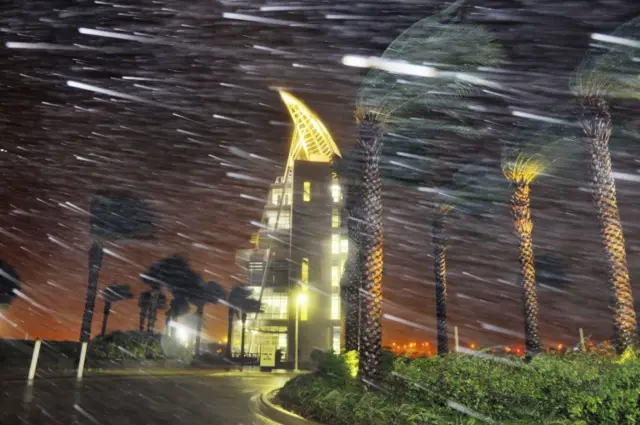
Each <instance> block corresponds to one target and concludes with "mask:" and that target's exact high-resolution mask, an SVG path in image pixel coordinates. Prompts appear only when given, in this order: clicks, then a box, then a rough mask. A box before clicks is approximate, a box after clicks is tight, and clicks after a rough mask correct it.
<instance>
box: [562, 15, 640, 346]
mask: <svg viewBox="0 0 640 425" xmlns="http://www.w3.org/2000/svg"><path fill="white" fill-rule="evenodd" d="M639 24H640V18H635V19H634V20H632V21H630V22H628V23H627V24H625V25H623V26H622V27H620V28H619V29H618V30H617V31H615V32H614V35H615V36H618V37H623V38H627V39H637V38H638V36H639V35H640V31H639ZM601 51H602V50H601V49H600V48H599V47H598V52H593V53H591V52H590V53H589V54H588V55H587V57H586V58H585V60H584V61H583V63H582V65H581V67H580V69H579V70H578V72H577V75H576V78H575V79H574V81H573V82H572V85H571V86H572V87H571V88H572V91H573V93H574V94H575V96H576V98H577V101H578V110H577V115H578V119H579V121H580V124H581V125H582V131H583V134H584V137H583V140H584V142H585V143H586V145H587V148H588V150H589V173H590V180H591V187H592V197H593V201H594V204H595V206H596V210H597V215H598V222H599V225H600V237H601V240H602V246H603V248H604V253H605V259H606V261H607V275H608V280H609V290H610V292H611V299H612V304H613V305H612V310H613V325H614V344H615V347H616V350H617V352H618V353H619V354H621V353H623V352H624V351H625V350H626V349H627V348H628V347H630V346H632V345H633V343H634V341H635V339H636V338H635V335H636V327H637V323H636V314H635V310H634V301H633V294H632V292H631V281H630V278H629V269H628V266H627V253H626V248H625V240H624V233H623V230H622V223H621V222H620V212H619V210H618V200H617V195H616V185H615V180H614V178H613V169H612V166H611V154H610V152H609V139H610V138H611V133H612V130H613V125H612V120H611V113H610V111H609V102H608V98H610V97H614V98H615V97H633V98H636V99H637V98H638V92H639V91H638V88H639V87H638V79H637V78H635V77H634V75H635V74H637V73H638V64H637V61H636V56H637V53H636V49H635V48H633V47H629V46H624V45H618V44H615V45H611V46H610V48H609V50H608V51H605V52H606V53H600V52H601Z"/></svg>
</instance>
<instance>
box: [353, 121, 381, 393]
mask: <svg viewBox="0 0 640 425" xmlns="http://www.w3.org/2000/svg"><path fill="white" fill-rule="evenodd" d="M381 136H382V129H381V127H380V124H379V123H378V121H377V120H376V118H375V116H374V115H371V114H366V115H364V116H363V117H362V119H361V120H360V123H359V125H358V141H357V147H356V149H357V150H358V152H359V153H360V154H361V155H362V156H361V157H362V158H363V164H362V181H361V184H362V196H361V202H362V203H361V205H362V224H363V229H362V232H361V234H360V237H359V241H360V248H361V250H362V253H361V255H362V271H363V276H362V291H363V296H362V297H361V302H362V304H361V310H360V314H361V315H360V324H361V329H360V346H359V352H360V363H359V372H360V377H361V379H362V380H363V381H366V382H375V381H377V380H378V379H379V378H380V373H381V369H380V361H381V357H382V268H383V266H384V260H383V252H382V180H381V178H380V153H381V152H380V151H381V149H382V140H381Z"/></svg>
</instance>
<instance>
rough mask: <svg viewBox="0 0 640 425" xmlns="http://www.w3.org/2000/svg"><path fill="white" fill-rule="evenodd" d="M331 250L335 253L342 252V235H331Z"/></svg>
mask: <svg viewBox="0 0 640 425" xmlns="http://www.w3.org/2000/svg"><path fill="white" fill-rule="evenodd" d="M331 252H332V253H334V254H339V253H340V235H338V234H335V233H334V234H333V235H331Z"/></svg>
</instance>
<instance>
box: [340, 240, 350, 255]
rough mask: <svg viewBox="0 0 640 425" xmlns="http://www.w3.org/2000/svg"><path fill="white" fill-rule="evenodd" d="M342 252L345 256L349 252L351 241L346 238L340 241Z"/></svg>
mask: <svg viewBox="0 0 640 425" xmlns="http://www.w3.org/2000/svg"><path fill="white" fill-rule="evenodd" d="M340 252H342V253H343V254H344V253H347V252H349V239H347V238H344V239H342V240H341V241H340Z"/></svg>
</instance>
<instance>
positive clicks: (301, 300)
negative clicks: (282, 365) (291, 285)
mask: <svg viewBox="0 0 640 425" xmlns="http://www.w3.org/2000/svg"><path fill="white" fill-rule="evenodd" d="M306 303H307V297H306V295H305V294H303V293H299V294H298V296H297V298H296V332H295V342H296V344H295V352H294V353H293V358H294V362H293V371H294V372H298V371H299V369H298V346H299V342H300V341H299V339H300V338H299V337H300V333H299V332H300V306H301V305H305V304H306Z"/></svg>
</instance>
